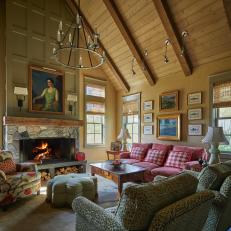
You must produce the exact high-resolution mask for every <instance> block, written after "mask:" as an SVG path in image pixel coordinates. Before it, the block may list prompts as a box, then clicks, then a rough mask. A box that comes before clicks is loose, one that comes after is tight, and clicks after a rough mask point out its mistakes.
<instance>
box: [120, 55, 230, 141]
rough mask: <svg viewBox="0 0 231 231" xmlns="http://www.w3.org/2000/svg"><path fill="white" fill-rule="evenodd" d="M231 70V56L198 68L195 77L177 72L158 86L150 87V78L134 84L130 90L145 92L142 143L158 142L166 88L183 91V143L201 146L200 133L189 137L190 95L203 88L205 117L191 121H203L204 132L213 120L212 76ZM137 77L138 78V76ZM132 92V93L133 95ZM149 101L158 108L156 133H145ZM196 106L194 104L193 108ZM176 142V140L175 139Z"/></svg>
mask: <svg viewBox="0 0 231 231" xmlns="http://www.w3.org/2000/svg"><path fill="white" fill-rule="evenodd" d="M228 70H231V57H229V58H226V59H222V60H218V61H216V62H214V63H210V64H205V65H203V66H199V67H196V68H194V72H193V74H192V75H191V76H188V77H185V76H184V75H183V73H176V74H174V75H169V76H166V77H164V78H161V79H159V80H158V81H157V83H156V85H155V86H150V85H149V84H148V83H147V82H146V81H145V82H143V83H140V84H139V85H136V86H133V87H132V89H131V92H130V93H136V92H142V95H141V125H142V126H141V141H142V142H154V141H156V140H157V139H156V117H157V115H159V114H165V113H159V95H160V94H161V93H162V92H165V91H172V90H179V91H180V94H179V99H180V100H179V111H178V112H179V113H181V114H182V141H181V142H179V143H183V144H192V145H201V142H200V141H201V138H202V137H200V136H194V137H193V136H188V135H187V128H188V120H187V109H188V108H189V107H188V106H187V94H188V93H190V92H195V91H202V100H203V103H202V105H200V106H198V107H202V108H203V119H202V120H197V121H190V124H203V135H205V133H206V131H207V126H208V123H209V95H208V94H209V92H208V89H209V78H208V76H209V75H212V74H216V73H219V72H224V71H228ZM134 78H135V77H134ZM130 93H129V94H130ZM122 95H123V93H122V92H120V93H119V94H118V102H117V108H118V109H120V110H119V111H117V118H118V125H117V133H118V131H119V129H120V127H121V114H122V112H121V108H122V107H121V104H122V101H121V96H122ZM146 100H154V101H155V103H154V104H155V108H154V110H153V112H154V123H153V125H154V134H153V135H143V110H142V107H143V102H144V101H146ZM190 108H193V107H190ZM194 108H196V106H194ZM158 142H162V143H166V142H167V143H169V142H170V141H158ZM172 143H176V142H172Z"/></svg>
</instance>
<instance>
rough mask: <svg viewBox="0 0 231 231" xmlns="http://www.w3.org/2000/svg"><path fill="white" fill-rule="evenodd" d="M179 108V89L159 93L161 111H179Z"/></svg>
mask: <svg viewBox="0 0 231 231" xmlns="http://www.w3.org/2000/svg"><path fill="white" fill-rule="evenodd" d="M178 109H179V91H168V92H163V93H162V94H160V95H159V110H160V112H169V111H177V110H178Z"/></svg>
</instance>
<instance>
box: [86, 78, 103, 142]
mask: <svg viewBox="0 0 231 231" xmlns="http://www.w3.org/2000/svg"><path fill="white" fill-rule="evenodd" d="M92 82H94V80H92V79H90V78H86V82H85V115H86V129H85V133H86V134H85V136H86V144H87V145H104V144H105V92H106V90H105V86H103V85H101V84H95V83H94V84H92Z"/></svg>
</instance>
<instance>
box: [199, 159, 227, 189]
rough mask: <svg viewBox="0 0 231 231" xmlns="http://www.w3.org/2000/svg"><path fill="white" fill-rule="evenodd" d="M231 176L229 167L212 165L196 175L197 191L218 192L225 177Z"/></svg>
mask: <svg viewBox="0 0 231 231" xmlns="http://www.w3.org/2000/svg"><path fill="white" fill-rule="evenodd" d="M229 175H231V166H229V165H228V164H223V163H220V164H213V165H209V166H207V167H206V168H204V169H203V170H202V171H201V173H200V174H199V175H198V179H199V184H198V190H199V191H201V190H202V191H203V190H205V189H211V190H219V189H220V187H221V185H222V183H223V181H224V180H225V178H226V177H227V176H229Z"/></svg>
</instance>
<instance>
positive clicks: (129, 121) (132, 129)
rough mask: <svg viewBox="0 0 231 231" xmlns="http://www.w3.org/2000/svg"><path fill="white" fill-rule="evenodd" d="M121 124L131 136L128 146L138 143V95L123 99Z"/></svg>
mask: <svg viewBox="0 0 231 231" xmlns="http://www.w3.org/2000/svg"><path fill="white" fill-rule="evenodd" d="M123 124H124V126H125V127H126V128H127V129H128V132H129V134H130V136H131V139H127V142H128V144H132V143H138V142H140V93H137V94H133V95H129V96H124V97H123Z"/></svg>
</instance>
